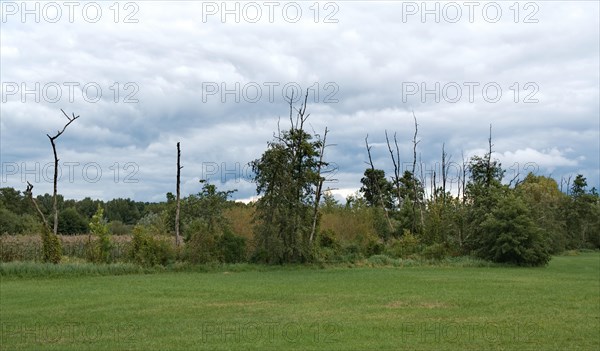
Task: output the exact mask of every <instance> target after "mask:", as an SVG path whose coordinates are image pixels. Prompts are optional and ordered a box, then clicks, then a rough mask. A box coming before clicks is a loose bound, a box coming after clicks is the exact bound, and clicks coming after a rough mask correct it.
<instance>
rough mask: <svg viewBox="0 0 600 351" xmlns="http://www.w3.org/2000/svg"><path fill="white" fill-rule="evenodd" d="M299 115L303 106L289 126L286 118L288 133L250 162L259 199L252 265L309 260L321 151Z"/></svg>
mask: <svg viewBox="0 0 600 351" xmlns="http://www.w3.org/2000/svg"><path fill="white" fill-rule="evenodd" d="M307 96H308V95H307ZM290 105H291V104H290ZM290 107H291V106H290ZM305 109H306V102H305V105H303V107H301V108H300V110H298V116H297V118H296V121H295V122H294V121H293V119H292V113H291V112H290V122H291V127H290V129H289V130H286V131H282V132H280V133H279V135H278V136H276V137H275V139H274V140H273V141H271V142H269V144H268V149H267V151H265V152H264V153H263V154H262V156H261V158H259V159H257V160H254V161H253V162H251V166H252V170H253V171H254V174H255V177H254V182H255V183H256V192H257V194H259V195H262V196H261V197H260V199H259V200H258V201H257V203H256V217H255V220H256V222H257V225H256V226H255V228H256V233H255V241H256V252H255V256H254V257H255V260H257V261H261V262H267V263H292V262H307V261H311V260H312V259H313V258H314V250H313V249H314V246H313V245H314V242H311V241H310V234H311V229H312V222H313V218H314V217H313V208H314V201H315V200H314V199H315V193H316V188H317V185H318V182H319V180H320V177H319V173H318V168H319V156H320V150H321V146H322V145H321V141H320V140H313V136H312V135H311V134H309V133H307V132H306V131H305V130H304V129H303V125H304V122H305V121H306V118H308V115H305V114H304V111H305Z"/></svg>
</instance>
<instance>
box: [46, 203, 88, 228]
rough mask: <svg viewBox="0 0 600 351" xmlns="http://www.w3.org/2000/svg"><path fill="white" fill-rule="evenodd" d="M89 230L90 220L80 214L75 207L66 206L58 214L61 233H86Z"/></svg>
mask: <svg viewBox="0 0 600 351" xmlns="http://www.w3.org/2000/svg"><path fill="white" fill-rule="evenodd" d="M51 222H52V221H51ZM88 231H89V226H88V220H87V219H86V218H85V217H83V216H82V215H80V214H79V213H78V212H77V210H76V209H75V208H74V207H69V208H66V209H64V210H62V211H60V213H59V214H58V233H59V234H66V235H74V234H86V233H87V232H88Z"/></svg>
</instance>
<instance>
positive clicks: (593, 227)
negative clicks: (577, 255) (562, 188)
mask: <svg viewBox="0 0 600 351" xmlns="http://www.w3.org/2000/svg"><path fill="white" fill-rule="evenodd" d="M569 195H570V196H569V200H568V201H567V202H566V204H565V207H566V209H565V214H566V222H567V233H568V235H567V236H568V238H567V247H568V248H571V249H576V248H594V247H595V248H598V247H600V222H599V220H598V214H599V211H598V207H599V206H600V205H599V203H600V200H599V198H598V193H597V192H596V191H595V189H594V190H593V191H590V192H588V191H587V179H586V178H585V177H584V176H583V175H581V174H578V175H577V176H576V177H575V180H574V181H573V185H572V186H571V189H570V193H569Z"/></svg>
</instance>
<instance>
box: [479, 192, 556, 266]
mask: <svg viewBox="0 0 600 351" xmlns="http://www.w3.org/2000/svg"><path fill="white" fill-rule="evenodd" d="M484 218H485V219H484V220H483V222H482V223H481V229H482V232H481V237H480V240H479V241H478V242H479V243H480V246H479V247H477V249H476V250H475V253H476V254H477V255H478V256H480V257H482V258H485V259H488V260H491V261H494V262H502V263H512V264H516V265H520V266H542V265H545V264H547V263H548V261H550V253H549V251H548V245H547V244H548V240H547V239H546V238H544V236H543V235H542V231H541V229H540V228H539V227H538V226H537V225H536V223H535V222H534V221H533V220H532V218H531V214H530V212H529V209H528V207H527V205H526V204H525V202H523V200H521V199H520V198H519V197H517V196H515V195H514V194H513V193H512V192H508V193H507V194H506V195H505V196H503V197H502V198H500V199H499V200H498V202H497V204H496V205H495V206H494V208H493V210H492V211H491V212H490V213H488V214H486V215H485V217H484Z"/></svg>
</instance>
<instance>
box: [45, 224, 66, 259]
mask: <svg viewBox="0 0 600 351" xmlns="http://www.w3.org/2000/svg"><path fill="white" fill-rule="evenodd" d="M61 257H62V248H61V245H60V240H59V239H58V237H57V236H56V235H54V233H51V232H50V230H49V229H48V228H47V227H46V226H42V261H43V262H48V263H59V262H60V259H61Z"/></svg>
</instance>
